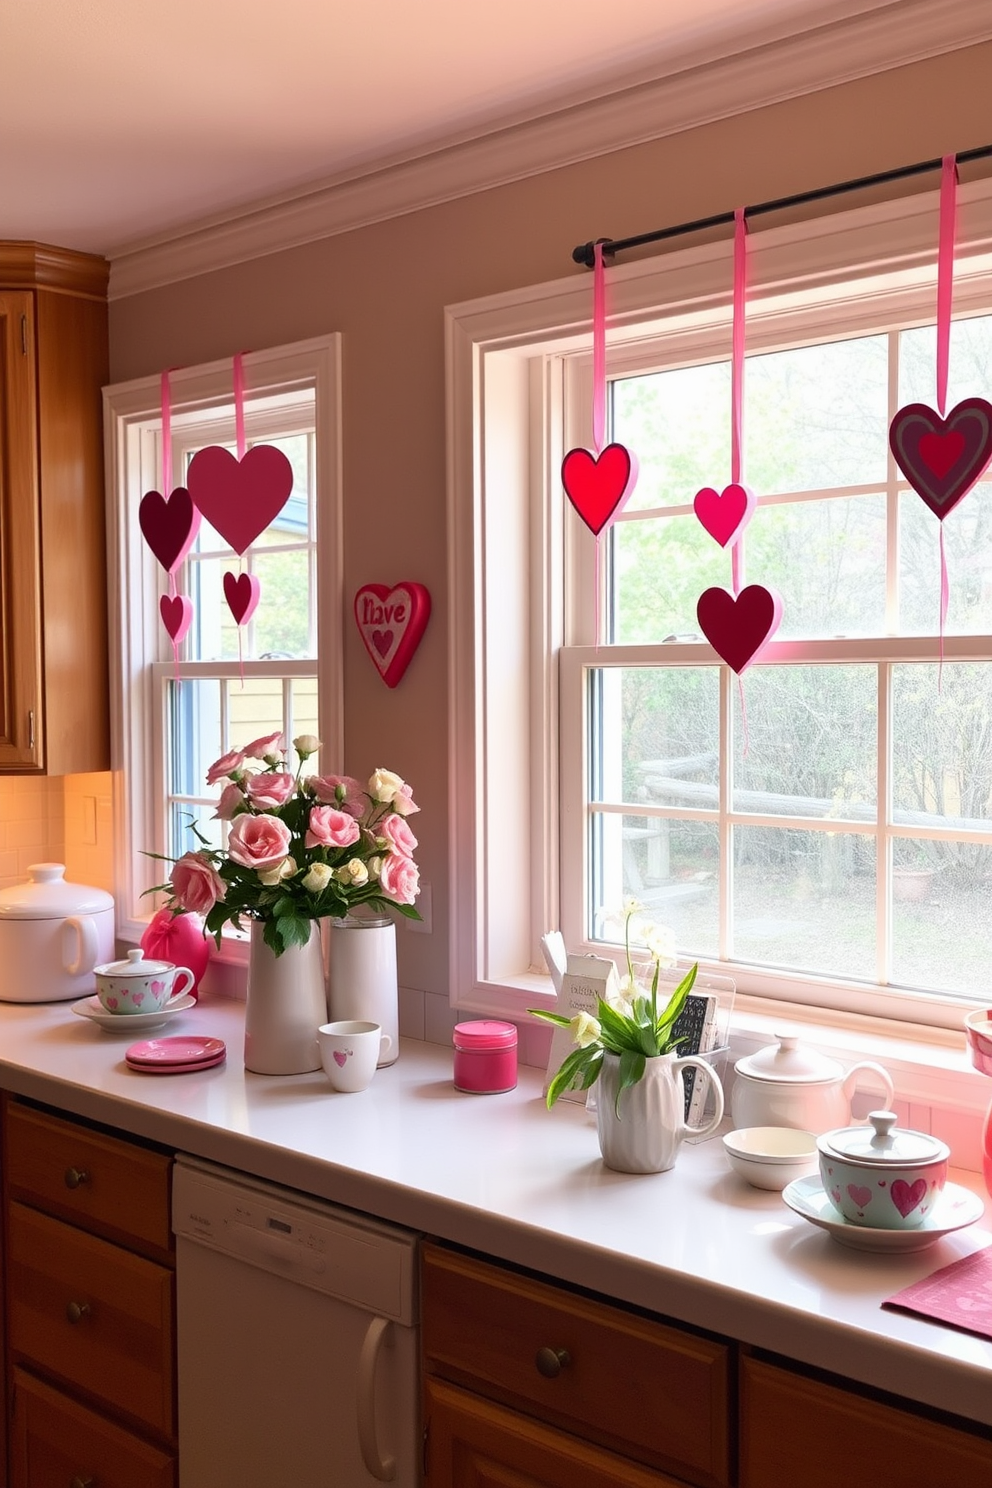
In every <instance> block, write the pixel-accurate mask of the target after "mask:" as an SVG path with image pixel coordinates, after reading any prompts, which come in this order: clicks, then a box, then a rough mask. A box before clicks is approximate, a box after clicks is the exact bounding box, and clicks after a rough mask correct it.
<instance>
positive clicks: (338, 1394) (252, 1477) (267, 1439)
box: [172, 1157, 421, 1488]
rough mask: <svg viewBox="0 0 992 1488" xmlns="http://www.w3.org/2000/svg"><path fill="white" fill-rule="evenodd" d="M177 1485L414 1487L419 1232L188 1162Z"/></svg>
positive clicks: (177, 1216) (180, 1201) (180, 1242)
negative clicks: (366, 1217)
mask: <svg viewBox="0 0 992 1488" xmlns="http://www.w3.org/2000/svg"><path fill="white" fill-rule="evenodd" d="M172 1227H173V1229H174V1231H175V1234H176V1323H177V1354H178V1380H179V1481H180V1488H371V1485H375V1484H377V1483H380V1482H387V1483H393V1484H396V1485H397V1488H415V1485H416V1484H417V1483H418V1482H419V1481H420V1457H421V1446H420V1431H419V1392H418V1328H417V1320H418V1319H417V1302H416V1297H417V1289H416V1256H417V1238H418V1237H417V1236H416V1235H415V1234H413V1233H411V1232H410V1231H408V1230H401V1229H396V1228H394V1227H393V1226H391V1225H384V1224H379V1223H377V1222H375V1221H373V1220H366V1219H364V1218H362V1216H360V1215H355V1214H353V1213H352V1212H351V1211H350V1210H346V1209H337V1208H334V1207H333V1206H332V1205H330V1204H325V1203H322V1202H321V1201H319V1200H315V1199H309V1198H307V1197H306V1196H305V1195H302V1194H298V1193H296V1192H294V1191H292V1190H289V1189H283V1188H277V1187H275V1186H274V1185H272V1184H268V1183H263V1182H260V1181H257V1180H255V1179H253V1178H245V1177H244V1176H243V1175H242V1174H240V1173H235V1172H232V1171H230V1170H229V1169H227V1168H220V1167H216V1166H214V1165H212V1164H209V1163H204V1162H200V1161H198V1160H196V1159H193V1158H185V1157H180V1158H179V1159H178V1160H177V1162H176V1167H175V1175H174V1182H173V1192H172Z"/></svg>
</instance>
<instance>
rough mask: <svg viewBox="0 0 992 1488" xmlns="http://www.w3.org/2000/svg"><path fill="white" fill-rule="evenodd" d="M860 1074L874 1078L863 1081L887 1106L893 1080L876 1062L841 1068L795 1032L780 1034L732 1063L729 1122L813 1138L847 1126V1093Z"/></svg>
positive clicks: (848, 1110) (849, 1114)
mask: <svg viewBox="0 0 992 1488" xmlns="http://www.w3.org/2000/svg"><path fill="white" fill-rule="evenodd" d="M863 1073H868V1074H869V1075H871V1076H872V1077H873V1078H872V1079H871V1080H870V1081H869V1082H868V1083H870V1084H871V1085H873V1086H876V1087H878V1088H880V1089H881V1090H882V1092H883V1093H884V1096H885V1104H886V1105H887V1106H891V1104H892V1100H893V1096H894V1092H893V1088H892V1080H891V1078H890V1076H889V1072H888V1070H886V1069H883V1068H882V1066H881V1065H880V1064H876V1063H875V1062H874V1061H873V1060H870V1059H863V1060H861V1061H860V1063H858V1064H854V1065H851V1067H850V1068H849V1069H845V1068H844V1066H843V1065H842V1064H840V1063H838V1061H837V1060H836V1059H830V1058H828V1057H827V1055H825V1054H820V1053H819V1052H818V1051H817V1050H816V1049H808V1048H804V1047H803V1045H802V1044H800V1042H799V1039H798V1037H797V1036H796V1035H795V1034H791V1033H790V1034H779V1035H778V1042H777V1043H776V1044H769V1045H768V1047H767V1048H764V1049H759V1050H758V1052H757V1054H751V1055H749V1056H748V1057H747V1058H745V1059H738V1061H737V1063H736V1064H735V1065H734V1076H735V1078H734V1087H733V1090H732V1092H731V1097H730V1106H731V1112H732V1114H733V1119H734V1126H735V1127H736V1128H738V1129H740V1128H743V1127H750V1126H793V1127H796V1128H798V1130H799V1131H808V1132H814V1133H816V1135H817V1136H819V1135H820V1133H821V1132H825V1131H830V1130H831V1128H833V1127H841V1126H847V1125H848V1123H849V1122H850V1120H851V1097H852V1096H853V1094H854V1091H855V1088H856V1086H857V1085H858V1084H859V1083H860V1082H859V1079H858V1077H859V1075H861V1074H863Z"/></svg>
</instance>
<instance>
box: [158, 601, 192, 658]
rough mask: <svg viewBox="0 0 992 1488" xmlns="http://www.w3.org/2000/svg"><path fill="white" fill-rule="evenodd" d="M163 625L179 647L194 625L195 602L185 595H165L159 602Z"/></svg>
mask: <svg viewBox="0 0 992 1488" xmlns="http://www.w3.org/2000/svg"><path fill="white" fill-rule="evenodd" d="M158 612H159V614H160V615H161V616H162V624H163V625H164V626H165V628H166V630H167V631H168V632H169V635H170V636H171V637H172V639H173V640H174V641H175V643H176V645H177V646H178V645H179V643H180V641H181V640H182V639H183V637H184V636H185V634H186V632H187V631H188V630H189V628H190V626H191V625H192V623H193V601H192V600H191V599H187V598H186V596H185V594H176V595H168V594H163V595H162V598H161V599H160V600H159V602H158Z"/></svg>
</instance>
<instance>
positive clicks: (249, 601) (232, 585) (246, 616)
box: [224, 573, 261, 625]
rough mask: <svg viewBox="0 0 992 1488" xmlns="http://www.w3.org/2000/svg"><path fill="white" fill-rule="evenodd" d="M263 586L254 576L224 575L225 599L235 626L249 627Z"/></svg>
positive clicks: (244, 574)
mask: <svg viewBox="0 0 992 1488" xmlns="http://www.w3.org/2000/svg"><path fill="white" fill-rule="evenodd" d="M260 593H261V585H260V584H259V582H258V579H257V578H256V577H255V575H254V574H246V573H243V574H233V573H225V575H224V598H225V599H226V600H227V608H228V609H229V610H230V612H231V614H232V615H233V616H234V623H235V625H247V624H248V621H249V620H250V619H251V617H252V615H254V613H255V611H256V610H257V608H258V597H259V594H260Z"/></svg>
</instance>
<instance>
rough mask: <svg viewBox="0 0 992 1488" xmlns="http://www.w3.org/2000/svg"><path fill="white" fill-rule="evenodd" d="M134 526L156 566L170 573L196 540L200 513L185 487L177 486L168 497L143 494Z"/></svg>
mask: <svg viewBox="0 0 992 1488" xmlns="http://www.w3.org/2000/svg"><path fill="white" fill-rule="evenodd" d="M138 525H139V527H140V528H141V531H142V534H143V536H144V539H145V542H146V543H147V544H148V546H149V547H150V548H151V550H152V552H153V553H154V554H155V557H156V558H157V559H158V561H159V563H161V565H162V567H163V568H164V569H165V571H166V573H170V574H171V573H175V571H176V569H177V568H178V567H179V565H180V564H181V563H182V561H183V559H184V558H185V557H186V554H187V553H188V552H189V550H190V548H191V547H192V546H193V543H194V542H195V541H196V534H197V532H198V531H199V528H200V513H199V512H198V511H197V509H196V507H195V506H194V505H193V502H192V499H191V497H190V494H189V492H188V491H187V489H186V487H185V486H177V487H176V489H175V490H174V491H173V493H172V495H171V496H162V495H160V494H159V492H158V491H147V492H146V493H145V495H144V496H142V498H141V502H140V505H139V506H138Z"/></svg>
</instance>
